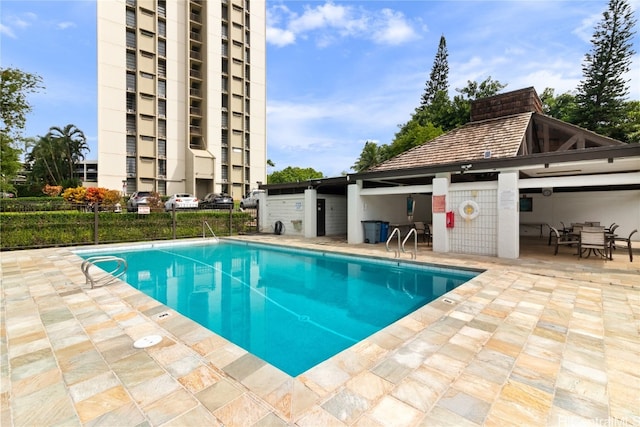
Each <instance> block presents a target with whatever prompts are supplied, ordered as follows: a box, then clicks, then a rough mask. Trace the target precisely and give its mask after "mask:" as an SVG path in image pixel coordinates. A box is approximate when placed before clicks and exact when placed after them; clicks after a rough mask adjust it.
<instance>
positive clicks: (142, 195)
mask: <svg viewBox="0 0 640 427" xmlns="http://www.w3.org/2000/svg"><path fill="white" fill-rule="evenodd" d="M149 197H151V191H136V192H135V193H133V194H132V195H131V197H129V200H127V212H137V211H138V206H148V204H149V202H148V201H147V198H149Z"/></svg>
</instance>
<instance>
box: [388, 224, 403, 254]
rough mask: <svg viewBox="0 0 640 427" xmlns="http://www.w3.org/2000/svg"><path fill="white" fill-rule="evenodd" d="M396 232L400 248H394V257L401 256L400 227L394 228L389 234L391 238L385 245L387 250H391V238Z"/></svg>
mask: <svg viewBox="0 0 640 427" xmlns="http://www.w3.org/2000/svg"><path fill="white" fill-rule="evenodd" d="M395 234H397V235H398V249H394V252H395V255H394V258H400V229H399V228H397V227H396V228H394V229H393V231H392V232H391V234H390V235H389V238H388V239H387V242H386V243H385V247H386V248H387V252H391V249H389V243H390V242H391V239H393V236H394V235H395Z"/></svg>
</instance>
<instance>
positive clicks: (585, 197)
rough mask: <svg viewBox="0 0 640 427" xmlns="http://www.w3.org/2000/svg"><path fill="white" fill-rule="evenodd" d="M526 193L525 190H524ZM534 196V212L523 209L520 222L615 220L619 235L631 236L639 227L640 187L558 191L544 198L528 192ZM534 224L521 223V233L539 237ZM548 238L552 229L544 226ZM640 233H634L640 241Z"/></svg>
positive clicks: (605, 223)
mask: <svg viewBox="0 0 640 427" xmlns="http://www.w3.org/2000/svg"><path fill="white" fill-rule="evenodd" d="M524 194H526V193H524ZM526 195H527V197H531V198H532V199H533V211H532V212H520V223H541V224H550V225H551V226H554V227H556V228H557V227H561V226H562V224H560V222H561V221H562V222H564V224H565V225H566V226H567V227H568V226H569V225H570V224H571V223H573V222H584V221H600V225H604V226H607V227H608V226H609V225H611V223H613V222H615V223H616V224H619V225H620V227H619V228H618V229H617V234H618V235H619V236H629V233H631V232H632V231H633V230H635V229H638V230H640V190H630V191H588V192H580V193H557V192H554V193H553V194H552V195H551V196H548V197H545V196H543V195H541V194H533V193H531V194H526ZM539 233H540V230H539V229H537V228H535V227H528V226H521V227H520V235H521V236H538V235H539ZM543 233H544V236H545V237H548V235H549V228H548V227H543ZM638 234H640V233H636V234H635V235H634V236H633V240H634V241H640V236H639V235H638Z"/></svg>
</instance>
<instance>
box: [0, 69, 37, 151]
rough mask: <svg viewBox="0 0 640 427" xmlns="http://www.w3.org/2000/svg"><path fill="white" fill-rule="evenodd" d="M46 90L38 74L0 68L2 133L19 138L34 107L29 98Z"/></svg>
mask: <svg viewBox="0 0 640 427" xmlns="http://www.w3.org/2000/svg"><path fill="white" fill-rule="evenodd" d="M40 89H44V86H42V78H41V77H40V76H38V75H37V74H31V73H27V72H24V71H21V70H19V69H17V68H0V119H1V120H2V128H1V129H0V130H1V131H2V133H4V134H6V135H7V136H9V137H11V138H17V137H18V136H19V135H20V134H21V132H22V130H23V129H24V127H25V124H26V121H27V118H26V117H27V114H28V113H30V112H31V110H32V107H31V104H30V103H29V101H28V99H27V96H28V95H29V94H30V93H34V92H38V91H39V90H40Z"/></svg>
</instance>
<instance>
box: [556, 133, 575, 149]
mask: <svg viewBox="0 0 640 427" xmlns="http://www.w3.org/2000/svg"><path fill="white" fill-rule="evenodd" d="M577 141H578V135H573V136H572V137H571V138H569V139H567V141H566V142H565V143H564V144H562V145H561V146H560V147H559V148H558V149H557V150H556V151H567V150H568V149H569V148H571V146H572V145H573V144H575V143H576V142H577Z"/></svg>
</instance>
